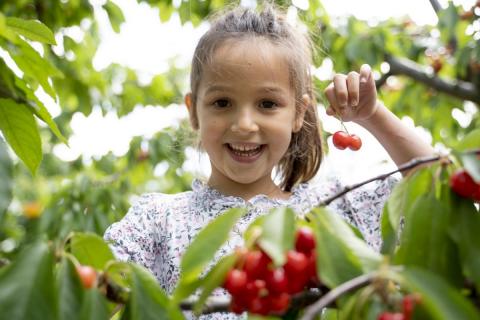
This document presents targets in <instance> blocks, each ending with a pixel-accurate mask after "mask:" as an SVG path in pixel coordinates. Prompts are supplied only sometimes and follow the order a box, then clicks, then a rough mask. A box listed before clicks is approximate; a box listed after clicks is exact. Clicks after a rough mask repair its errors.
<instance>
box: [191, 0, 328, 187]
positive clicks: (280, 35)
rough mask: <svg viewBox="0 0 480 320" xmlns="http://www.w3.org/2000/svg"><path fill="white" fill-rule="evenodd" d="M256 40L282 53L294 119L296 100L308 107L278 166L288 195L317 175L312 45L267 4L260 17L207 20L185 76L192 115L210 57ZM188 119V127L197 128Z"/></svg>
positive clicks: (249, 13) (247, 12) (247, 14)
mask: <svg viewBox="0 0 480 320" xmlns="http://www.w3.org/2000/svg"><path fill="white" fill-rule="evenodd" d="M247 37H262V38H264V39H266V40H268V41H271V43H272V44H275V45H279V46H282V47H284V48H285V49H286V50H287V52H288V53H290V55H289V57H288V61H287V62H288V65H289V74H290V81H291V84H292V87H293V88H294V90H295V97H296V101H297V114H298V113H299V108H300V105H301V102H300V101H301V97H302V95H303V94H307V95H308V96H309V98H310V101H311V104H310V105H309V106H308V107H307V109H306V112H305V116H304V122H303V125H302V128H301V129H300V131H298V132H294V133H292V140H291V142H290V145H289V147H288V150H287V152H286V153H285V155H284V156H283V158H282V159H281V160H280V162H279V163H278V169H279V173H280V174H281V182H280V187H281V188H282V189H283V190H285V191H291V189H292V187H293V186H295V185H296V184H298V183H302V182H307V181H309V180H310V179H312V178H313V177H314V176H315V174H316V173H317V171H318V169H319V167H320V163H321V161H322V156H323V148H322V139H321V129H320V122H319V120H318V117H317V112H316V102H315V95H314V92H313V84H312V75H311V72H310V68H311V63H312V45H311V42H310V39H309V38H308V36H306V35H304V34H303V33H301V32H300V31H299V30H296V29H295V28H293V27H292V26H291V25H290V24H289V23H288V22H287V21H286V17H285V15H284V14H283V13H282V12H280V11H279V10H278V9H276V8H275V7H274V6H273V5H272V4H270V3H267V4H266V5H265V6H264V7H263V9H262V10H261V11H260V12H257V11H255V10H253V9H246V8H242V7H237V8H234V9H231V10H229V11H227V12H224V13H223V14H221V15H220V16H219V17H217V18H216V19H214V20H213V22H212V25H211V27H210V29H209V31H207V32H206V33H205V34H204V35H203V36H202V38H201V39H200V41H199V43H198V45H197V47H196V49H195V52H194V56H193V60H192V71H191V74H190V86H191V91H192V95H191V99H192V101H191V104H192V108H193V110H192V112H193V113H194V114H195V112H196V100H197V91H198V86H199V83H200V80H201V78H202V71H203V69H204V67H205V66H207V67H208V66H209V64H210V63H211V62H210V59H211V57H212V56H213V53H214V51H215V50H216V49H217V48H218V47H220V46H221V45H222V44H223V43H224V42H225V41H227V40H230V39H244V38H247ZM196 121H197V119H194V122H193V125H194V127H197V126H198V122H196Z"/></svg>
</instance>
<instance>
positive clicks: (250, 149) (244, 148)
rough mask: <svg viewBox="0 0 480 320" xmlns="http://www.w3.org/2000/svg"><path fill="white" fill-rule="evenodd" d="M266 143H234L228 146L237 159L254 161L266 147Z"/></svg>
mask: <svg viewBox="0 0 480 320" xmlns="http://www.w3.org/2000/svg"><path fill="white" fill-rule="evenodd" d="M265 146H266V145H265V144H259V145H256V146H255V145H232V144H230V143H227V144H226V147H227V149H228V151H229V152H230V154H232V155H233V156H234V158H235V160H239V161H254V160H256V158H257V157H258V156H259V155H260V154H261V153H262V151H263V149H265Z"/></svg>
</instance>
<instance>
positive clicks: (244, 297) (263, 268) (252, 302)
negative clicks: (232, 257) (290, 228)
mask: <svg viewBox="0 0 480 320" xmlns="http://www.w3.org/2000/svg"><path fill="white" fill-rule="evenodd" d="M319 284H320V281H319V279H318V277H317V267H316V256H315V238H314V235H313V232H312V230H311V229H310V228H308V227H302V228H300V229H299V230H298V231H297V233H296V240H295V250H290V251H288V252H287V261H286V263H285V264H284V265H283V266H280V267H274V266H273V263H272V260H271V259H270V257H269V256H268V255H267V254H266V253H265V252H263V251H262V250H261V249H259V248H254V249H253V250H248V249H246V248H241V249H239V250H238V251H237V261H236V263H235V266H234V268H233V269H231V270H229V272H228V273H227V276H226V278H225V281H224V284H223V288H225V289H226V290H227V291H228V292H229V293H230V294H231V296H232V300H231V304H230V310H231V311H232V312H234V313H236V314H241V313H243V312H245V311H248V312H250V313H253V314H259V315H264V316H265V315H282V314H284V313H285V312H286V311H287V310H288V307H289V305H290V300H291V297H292V295H293V294H296V293H299V292H301V291H303V290H304V289H305V288H306V287H318V286H319Z"/></svg>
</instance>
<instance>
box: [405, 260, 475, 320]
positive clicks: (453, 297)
mask: <svg viewBox="0 0 480 320" xmlns="http://www.w3.org/2000/svg"><path fill="white" fill-rule="evenodd" d="M401 277H402V281H401V283H403V285H405V286H406V287H407V289H409V291H411V292H417V293H419V294H420V295H421V299H422V300H421V301H422V302H421V303H422V306H424V307H425V308H426V309H427V310H428V312H429V313H430V316H431V318H430V319H434V320H451V319H462V320H476V319H480V313H479V312H478V311H477V310H475V308H474V306H473V305H472V304H471V303H470V302H469V301H468V300H467V299H465V298H464V297H463V296H462V295H461V294H459V293H458V292H457V290H455V289H454V288H453V287H451V286H450V285H449V284H448V283H447V282H446V281H445V280H444V279H442V278H441V277H439V276H437V275H435V274H433V273H431V272H428V271H425V270H422V269H420V268H407V269H406V270H405V271H404V272H402V276H401Z"/></svg>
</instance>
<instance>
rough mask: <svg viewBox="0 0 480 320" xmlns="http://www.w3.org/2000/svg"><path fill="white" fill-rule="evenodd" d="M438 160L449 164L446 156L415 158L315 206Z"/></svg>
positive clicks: (476, 150) (478, 153)
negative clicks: (376, 181) (368, 184)
mask: <svg viewBox="0 0 480 320" xmlns="http://www.w3.org/2000/svg"><path fill="white" fill-rule="evenodd" d="M463 153H473V154H477V155H480V149H473V150H468V151H464V152H463ZM439 160H446V161H448V162H450V160H449V159H448V158H447V156H438V155H437V156H428V157H422V158H415V159H412V160H410V161H408V162H406V163H404V164H403V165H401V166H399V167H398V168H397V169H395V170H392V171H389V172H387V173H383V174H380V175H378V176H376V177H373V178H370V179H367V180H365V181H362V182H359V183H356V184H353V185H351V186H346V187H345V188H344V189H343V190H342V191H340V192H338V193H336V194H334V195H332V196H330V197H328V198H327V199H325V200H323V201H321V202H320V203H319V204H318V205H317V206H318V207H323V206H327V205H329V204H330V203H331V202H332V201H334V200H336V199H338V198H340V197H342V196H344V195H345V194H347V193H348V192H350V191H352V190H355V189H357V188H360V187H361V186H363V185H366V184H367V183H370V182H373V181H375V180H385V179H386V178H388V177H389V176H391V175H392V174H395V173H397V172H403V171H408V170H410V169H413V168H415V167H417V166H420V165H423V164H426V163H431V162H436V161H439Z"/></svg>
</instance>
